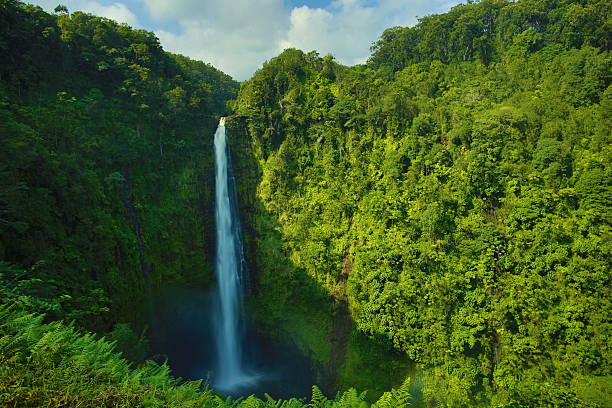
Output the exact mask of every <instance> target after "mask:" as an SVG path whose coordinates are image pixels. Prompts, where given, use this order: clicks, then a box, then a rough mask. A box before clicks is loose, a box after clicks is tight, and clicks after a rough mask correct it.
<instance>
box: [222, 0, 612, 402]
mask: <svg viewBox="0 0 612 408" xmlns="http://www.w3.org/2000/svg"><path fill="white" fill-rule="evenodd" d="M611 8H612V5H611V4H610V2H608V1H543V0H525V1H518V2H510V1H482V2H477V3H473V4H467V5H461V6H457V7H455V8H453V9H452V10H451V11H450V12H448V13H446V14H443V15H435V16H429V17H426V18H423V19H421V20H420V23H419V24H418V25H416V26H415V27H412V28H391V29H389V30H387V31H385V32H384V33H383V34H382V37H381V39H380V40H379V41H377V42H376V43H375V44H374V46H373V47H372V56H371V58H370V59H369V61H368V62H367V63H366V64H364V65H360V66H355V67H344V66H341V65H339V64H337V63H336V62H335V61H334V59H333V57H332V56H326V57H324V58H321V57H320V56H319V55H317V54H316V53H314V52H311V53H308V54H305V53H303V52H301V51H298V50H291V49H290V50H286V51H285V52H283V53H282V54H281V55H280V56H278V57H276V58H274V59H272V60H271V61H270V62H268V63H266V64H264V66H263V68H261V69H260V70H259V71H258V72H257V73H256V74H255V75H254V77H253V78H252V79H251V80H250V81H248V82H246V83H244V84H242V86H241V90H240V93H239V96H238V98H237V100H236V101H235V103H234V104H233V108H234V109H235V112H236V114H237V115H239V116H238V117H236V119H235V121H236V122H237V123H236V124H235V125H234V126H235V127H237V128H240V126H246V127H247V128H248V133H249V135H250V137H251V149H252V152H253V154H254V156H255V158H256V162H257V165H258V168H259V169H260V175H261V178H260V183H259V185H258V187H257V189H256V191H255V194H256V197H257V199H256V200H255V201H256V205H255V208H256V209H257V213H256V214H255V215H253V216H252V217H251V224H252V227H253V229H254V230H255V237H256V238H255V241H256V243H255V244H254V248H255V249H254V251H255V253H256V255H257V257H256V263H257V269H258V271H259V273H258V278H257V279H258V280H259V295H258V296H257V299H256V302H257V303H258V304H259V305H260V309H259V310H261V311H262V312H261V313H260V316H259V318H260V319H262V320H264V321H266V322H268V323H269V324H271V325H272V324H274V321H277V320H279V321H282V320H283V319H285V317H284V316H285V315H286V310H287V307H288V306H287V305H294V307H295V308H296V309H299V308H300V307H301V306H300V305H305V304H308V303H310V302H311V301H312V300H311V299H312V298H313V295H312V293H310V292H308V291H306V290H305V289H304V288H308V287H313V286H314V287H318V288H321V287H322V288H325V292H326V294H327V296H329V297H333V298H335V299H337V300H338V301H337V303H339V304H341V302H343V301H345V300H346V302H348V306H349V310H350V315H351V317H352V319H354V322H355V325H356V328H357V329H358V330H359V331H360V332H363V333H367V334H369V335H370V336H372V337H375V338H377V339H379V340H381V341H383V342H386V343H387V344H388V345H389V347H394V348H395V349H398V350H402V351H403V352H405V353H406V354H407V355H408V356H409V357H410V358H411V359H413V360H414V361H416V362H417V363H418V365H419V367H421V368H422V392H423V398H424V400H425V402H426V403H427V404H428V405H430V406H448V407H460V406H500V405H504V406H505V405H506V404H508V405H509V406H555V407H557V406H558V407H561V406H610V404H611V401H612V395H611V394H610V392H611V391H610V390H611V389H612V377H611V376H610V374H611V373H610V367H611V365H610V363H611V361H610V358H611V349H610V344H612V343H611V341H610V340H611V338H610V335H611V332H610V316H611V315H610V311H611V310H612V309H611V305H610V302H611V293H610V287H611V285H610V284H611V282H610V260H611V259H612V258H611V257H610V251H611V249H612V247H611V242H612V239H611V238H612V236H611V230H610V221H611V220H612V219H611V218H610V217H611V214H612V207H611V205H612V178H611V176H612V173H611V172H612V167H611V166H610V159H611V158H612V151H611V148H610V129H612V127H611V125H612V122H611V114H612V99H611V97H612V93H611V88H610V87H609V85H610V64H611V62H612V60H611V58H610V57H611V55H610V52H609V49H610V45H611V44H610V34H611V32H612V31H611V25H610V24H611V21H612V20H611V17H612V13H611ZM240 122H242V123H243V124H240ZM279 264H280V265H283V267H279V266H278V265H279ZM328 321H329V319H328ZM320 322H325V320H324V319H323V318H322V319H320ZM286 324H287V326H288V328H287V330H291V327H290V326H291V325H292V324H293V325H295V322H291V321H289V320H287V322H286ZM303 325H304V326H305V327H307V328H309V330H310V333H312V332H317V331H318V333H325V332H326V329H325V324H323V323H314V324H311V323H309V322H308V321H307V318H304V323H303ZM309 330H308V329H305V330H304V331H305V332H308V331H309ZM328 332H329V330H328ZM307 335H308V334H305V336H307ZM316 341H317V339H311V340H309V339H305V340H304V342H306V343H308V342H310V343H312V344H311V345H310V348H311V349H312V350H313V351H314V352H317V350H319V349H320V345H318V344H316ZM322 354H324V353H322Z"/></svg>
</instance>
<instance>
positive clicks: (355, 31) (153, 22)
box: [25, 0, 460, 80]
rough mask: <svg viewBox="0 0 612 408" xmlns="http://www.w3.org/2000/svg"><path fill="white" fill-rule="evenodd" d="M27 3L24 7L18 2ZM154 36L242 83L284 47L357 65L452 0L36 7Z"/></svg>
mask: <svg viewBox="0 0 612 408" xmlns="http://www.w3.org/2000/svg"><path fill="white" fill-rule="evenodd" d="M25 1H27V0H25ZM31 2H32V3H33V4H37V5H39V6H41V7H43V8H44V9H46V10H48V11H52V10H53V9H54V8H55V6H57V4H59V3H61V4H64V5H66V6H67V7H68V9H69V10H70V11H71V12H72V11H76V10H82V11H85V12H89V13H94V14H97V15H100V16H104V17H108V18H112V19H115V20H117V21H120V22H125V23H128V24H130V25H131V26H133V27H136V28H144V29H146V30H150V31H153V32H155V34H156V35H157V36H158V37H159V39H160V41H161V43H162V45H163V46H164V48H165V49H166V50H168V51H172V52H175V53H180V54H184V55H187V56H189V57H191V58H194V59H199V60H202V61H204V62H207V63H210V64H212V65H214V66H215V67H217V68H219V69H221V70H222V71H224V72H226V73H228V74H230V75H232V76H233V77H234V78H235V79H237V80H245V79H248V78H250V77H251V75H252V74H253V73H254V72H255V71H256V70H257V69H258V68H259V67H261V65H262V63H263V62H264V61H267V60H269V59H270V58H272V57H274V56H275V55H277V54H279V53H280V52H281V51H282V50H283V49H285V48H288V47H293V48H299V49H302V50H304V51H306V52H308V51H312V50H316V51H318V52H319V53H320V54H321V55H326V54H333V55H334V56H335V57H336V59H337V60H338V61H339V62H341V63H343V64H347V65H353V64H357V63H361V62H364V61H365V60H366V59H367V57H368V55H369V48H370V45H371V44H372V43H373V42H374V41H376V40H377V39H378V37H379V36H380V34H381V33H382V31H383V30H384V29H386V28H389V27H393V26H397V25H401V26H410V25H413V24H415V23H416V21H417V16H419V17H421V16H426V15H429V14H433V13H441V12H445V11H447V10H449V9H450V8H451V7H452V6H454V5H456V4H458V3H460V1H457V0H110V1H109V0H35V1H31Z"/></svg>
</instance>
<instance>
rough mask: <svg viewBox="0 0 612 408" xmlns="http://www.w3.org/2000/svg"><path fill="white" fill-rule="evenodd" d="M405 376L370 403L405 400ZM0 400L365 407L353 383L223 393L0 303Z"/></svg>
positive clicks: (117, 407) (10, 403)
mask: <svg viewBox="0 0 612 408" xmlns="http://www.w3.org/2000/svg"><path fill="white" fill-rule="evenodd" d="M408 383H409V382H408V381H406V383H405V384H404V385H403V386H402V387H401V388H400V389H399V390H397V391H396V390H393V391H391V392H390V393H387V394H385V395H384V396H383V398H381V400H380V401H379V402H377V403H376V404H375V405H374V406H375V407H378V408H386V407H405V406H407V401H408V399H409V398H410V397H409V394H408ZM0 406H2V407H5V406H7V407H42V406H44V407H51V408H53V407H57V408H59V407H62V408H65V407H77V406H78V407H80V408H87V407H92V408H93V407H96V408H99V407H113V408H125V407H169V408H170V407H205V408H209V407H210V408H213V407H218V408H224V407H232V408H234V407H236V408H267V407H270V408H305V407H313V408H367V407H369V406H370V404H368V403H367V402H365V393H363V394H358V393H357V392H356V391H355V390H354V389H350V390H348V391H346V392H345V393H344V394H342V395H338V397H337V399H336V400H328V399H327V398H326V397H325V396H324V395H323V393H322V392H321V391H320V390H319V388H318V387H316V386H313V393H312V399H311V402H310V403H306V402H303V401H300V400H297V399H295V398H293V399H291V400H287V401H276V400H274V399H272V398H270V397H267V398H266V400H265V401H263V400H261V399H259V398H256V397H254V396H251V397H249V398H246V399H242V400H237V401H234V400H232V399H231V398H228V399H227V400H225V399H223V398H222V397H221V396H220V395H218V394H216V393H215V392H214V391H212V390H209V389H207V388H206V389H204V390H202V386H201V383H200V382H199V381H192V382H185V383H179V382H178V381H177V380H176V379H173V378H172V377H171V376H170V369H169V368H168V366H167V365H165V364H164V365H158V364H155V363H153V362H147V364H146V365H145V366H143V367H139V368H135V369H133V368H131V367H130V365H129V363H128V362H127V361H126V360H125V359H123V358H122V356H121V354H119V353H117V352H115V351H114V344H113V343H110V342H108V341H106V340H105V339H104V338H101V339H100V338H97V337H96V336H95V335H92V334H89V333H86V334H83V333H80V332H78V331H77V330H76V329H75V328H74V327H72V326H67V325H65V324H63V323H62V322H53V323H49V324H44V323H43V316H41V315H35V314H30V313H27V312H24V311H20V310H16V308H15V307H10V306H6V305H5V306H0Z"/></svg>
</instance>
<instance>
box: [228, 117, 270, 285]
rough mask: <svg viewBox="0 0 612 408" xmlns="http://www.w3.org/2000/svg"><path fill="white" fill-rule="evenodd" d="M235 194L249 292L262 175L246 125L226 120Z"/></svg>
mask: <svg viewBox="0 0 612 408" xmlns="http://www.w3.org/2000/svg"><path fill="white" fill-rule="evenodd" d="M225 127H226V133H227V136H228V141H229V147H230V154H231V160H232V172H233V174H234V177H235V182H236V190H237V194H238V208H239V209H240V222H241V224H242V231H243V235H244V236H243V245H244V255H245V260H246V266H247V279H248V280H249V285H248V288H249V291H253V290H256V287H257V283H256V279H257V273H255V271H256V270H257V264H256V263H257V261H256V260H257V243H256V228H255V214H256V211H257V208H258V200H257V186H258V185H259V182H260V180H261V171H260V168H259V166H258V163H257V160H256V159H255V154H254V152H253V150H252V147H251V142H250V137H249V133H248V129H247V127H246V122H245V120H244V119H241V118H237V117H228V118H227V119H226V122H225Z"/></svg>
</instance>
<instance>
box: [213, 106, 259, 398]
mask: <svg viewBox="0 0 612 408" xmlns="http://www.w3.org/2000/svg"><path fill="white" fill-rule="evenodd" d="M214 147H215V187H216V190H215V192H216V194H215V195H216V197H215V221H216V227H217V253H216V256H217V258H216V265H215V273H216V276H217V284H218V289H219V307H218V310H217V316H215V321H216V333H215V341H216V346H217V370H216V372H215V375H214V377H213V384H214V386H215V387H216V388H217V389H219V390H221V391H224V392H232V391H235V390H236V389H237V388H241V387H243V386H245V385H248V384H250V383H252V382H253V381H254V380H255V377H254V376H253V375H252V374H250V373H248V371H247V369H246V368H245V364H244V357H243V355H242V337H243V333H242V330H241V324H240V321H241V312H242V293H243V288H242V276H241V275H242V242H241V237H240V228H239V221H238V220H236V219H234V217H235V216H236V214H234V213H235V211H232V204H235V203H232V200H233V194H232V193H233V192H232V190H231V184H230V179H229V178H230V174H231V173H230V172H231V168H230V160H229V157H228V156H229V150H228V146H227V138H226V135H225V118H221V120H220V122H219V127H218V128H217V131H216V132H215V144H214Z"/></svg>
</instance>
